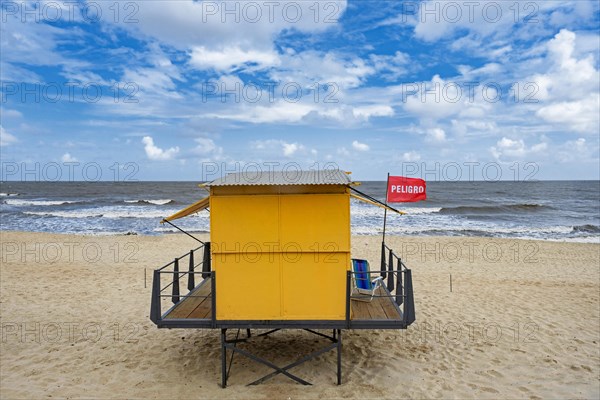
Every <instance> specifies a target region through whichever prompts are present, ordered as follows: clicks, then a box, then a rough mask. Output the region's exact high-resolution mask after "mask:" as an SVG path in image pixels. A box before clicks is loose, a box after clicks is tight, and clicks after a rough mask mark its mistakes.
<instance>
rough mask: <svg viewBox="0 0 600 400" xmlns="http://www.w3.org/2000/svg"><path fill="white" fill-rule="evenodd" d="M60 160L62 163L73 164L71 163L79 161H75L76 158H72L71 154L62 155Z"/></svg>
mask: <svg viewBox="0 0 600 400" xmlns="http://www.w3.org/2000/svg"><path fill="white" fill-rule="evenodd" d="M60 160H61V161H62V162H64V163H73V162H77V161H79V160H77V158H75V157H73V156H72V155H71V153H65V154H63V155H62V157H61V158H60Z"/></svg>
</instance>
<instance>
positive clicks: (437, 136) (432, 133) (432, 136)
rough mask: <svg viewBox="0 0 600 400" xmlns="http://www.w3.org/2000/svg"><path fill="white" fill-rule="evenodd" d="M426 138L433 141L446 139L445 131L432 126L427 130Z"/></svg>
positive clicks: (440, 141) (439, 141) (438, 141)
mask: <svg viewBox="0 0 600 400" xmlns="http://www.w3.org/2000/svg"><path fill="white" fill-rule="evenodd" d="M427 140H428V141H430V142H434V143H442V142H445V141H446V132H445V131H444V130H443V129H441V128H432V129H428V130H427Z"/></svg>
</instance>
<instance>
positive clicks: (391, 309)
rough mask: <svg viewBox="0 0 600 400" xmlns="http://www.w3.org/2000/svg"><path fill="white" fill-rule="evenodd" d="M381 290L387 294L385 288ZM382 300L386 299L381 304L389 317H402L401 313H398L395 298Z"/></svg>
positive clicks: (397, 318)
mask: <svg viewBox="0 0 600 400" xmlns="http://www.w3.org/2000/svg"><path fill="white" fill-rule="evenodd" d="M379 291H381V293H385V294H387V293H386V292H385V291H384V290H383V289H381V288H380V289H379ZM381 300H384V301H382V302H381V306H382V308H383V311H384V312H385V315H386V317H387V319H396V320H399V319H401V318H400V314H399V313H398V310H397V309H396V307H395V306H394V303H393V302H394V298H393V297H388V298H381Z"/></svg>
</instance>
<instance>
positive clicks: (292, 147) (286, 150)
mask: <svg viewBox="0 0 600 400" xmlns="http://www.w3.org/2000/svg"><path fill="white" fill-rule="evenodd" d="M282 145H283V155H284V156H286V157H291V156H293V155H294V153H296V152H297V151H298V150H300V149H303V148H304V146H302V145H300V144H298V143H285V142H284V143H282Z"/></svg>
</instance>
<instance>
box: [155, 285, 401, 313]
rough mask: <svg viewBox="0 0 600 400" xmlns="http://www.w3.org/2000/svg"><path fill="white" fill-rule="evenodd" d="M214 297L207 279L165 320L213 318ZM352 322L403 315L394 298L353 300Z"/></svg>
mask: <svg viewBox="0 0 600 400" xmlns="http://www.w3.org/2000/svg"><path fill="white" fill-rule="evenodd" d="M376 295H377V296H390V294H389V292H388V291H387V290H386V289H384V288H379V289H378V292H377V294H376ZM211 312H212V297H211V281H210V278H208V279H205V280H204V281H203V282H202V283H201V284H200V285H199V286H198V287H197V288H196V289H194V290H193V291H192V292H191V293H190V294H189V295H187V296H186V297H184V298H183V299H182V300H181V301H180V302H179V303H178V304H177V305H176V306H174V307H173V308H172V309H171V310H170V311H169V312H168V313H167V314H166V315H165V316H164V319H166V320H168V319H208V320H210V319H211V318H212V315H211ZM350 319H351V320H352V321H369V320H379V321H381V320H385V321H401V320H402V315H401V313H400V312H399V310H398V307H397V306H396V305H395V304H394V300H393V298H392V297H374V298H373V300H371V301H370V302H367V301H358V300H352V301H351V302H350Z"/></svg>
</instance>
